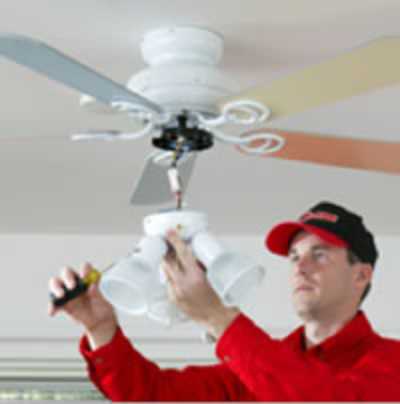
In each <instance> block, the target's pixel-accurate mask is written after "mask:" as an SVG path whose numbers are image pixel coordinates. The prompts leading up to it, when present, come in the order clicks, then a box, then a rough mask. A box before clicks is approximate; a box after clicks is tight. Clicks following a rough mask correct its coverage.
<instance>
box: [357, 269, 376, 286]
mask: <svg viewBox="0 0 400 404" xmlns="http://www.w3.org/2000/svg"><path fill="white" fill-rule="evenodd" d="M356 266H357V270H356V283H357V284H358V285H359V286H360V288H361V289H364V288H365V286H367V285H368V284H369V283H371V279H372V274H373V267H372V265H371V264H367V263H364V262H359V263H357V264H356Z"/></svg>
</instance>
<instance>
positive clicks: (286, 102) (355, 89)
mask: <svg viewBox="0 0 400 404" xmlns="http://www.w3.org/2000/svg"><path fill="white" fill-rule="evenodd" d="M266 68H268V66H266ZM396 83H400V37H389V38H385V39H381V40H378V41H374V42H371V43H369V44H367V45H366V46H364V47H361V48H356V49H354V50H353V51H351V52H348V53H344V54H342V55H340V56H338V57H336V58H334V59H331V60H329V61H327V62H325V63H321V64H318V65H315V66H313V67H311V68H307V69H305V70H303V71H300V72H299V73H296V74H294V75H292V76H289V77H286V78H282V79H278V80H274V81H272V82H271V83H270V84H267V85H265V86H260V87H258V88H256V89H254V90H253V91H249V92H245V93H243V94H240V98H241V99H243V98H246V99H253V100H256V101H259V102H262V103H264V104H265V105H267V106H268V107H269V108H270V109H271V111H272V116H271V119H276V118H281V117H283V116H286V115H289V114H292V113H296V112H303V111H307V110H310V109H312V108H316V107H318V106H322V105H324V104H329V103H333V102H335V101H339V100H342V99H345V98H348V97H353V96H357V95H360V94H363V93H366V92H368V91H372V90H376V89H380V88H383V87H385V86H389V85H392V84H396Z"/></svg>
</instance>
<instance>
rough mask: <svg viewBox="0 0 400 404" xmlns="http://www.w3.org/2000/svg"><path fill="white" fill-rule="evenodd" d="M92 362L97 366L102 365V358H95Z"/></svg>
mask: <svg viewBox="0 0 400 404" xmlns="http://www.w3.org/2000/svg"><path fill="white" fill-rule="evenodd" d="M94 362H95V363H97V364H100V363H103V358H96V359H95V360H94Z"/></svg>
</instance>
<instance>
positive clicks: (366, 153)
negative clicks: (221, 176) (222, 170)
mask: <svg viewBox="0 0 400 404" xmlns="http://www.w3.org/2000/svg"><path fill="white" fill-rule="evenodd" d="M268 131H269V132H271V133H276V134H278V135H280V136H282V137H283V138H285V146H284V147H283V149H282V150H280V151H278V152H276V153H273V154H267V153H266V154H257V155H256V156H261V157H270V158H280V159H285V160H298V161H305V162H307V163H316V164H323V165H330V166H339V167H348V168H355V169H359V170H370V171H378V172H383V173H391V174H400V143H388V142H379V141H374V140H361V139H352V138H343V137H334V136H322V135H315V134H310V133H301V132H287V131H282V130H270V129H269V130H268ZM254 133H257V132H251V133H250V132H249V133H247V134H246V135H245V136H249V135H251V134H254ZM261 142H262V141H254V142H252V143H251V147H257V146H260V144H261ZM239 150H240V151H241V152H243V153H246V154H249V153H248V152H245V151H243V150H242V149H240V148H239ZM252 155H253V156H254V154H252Z"/></svg>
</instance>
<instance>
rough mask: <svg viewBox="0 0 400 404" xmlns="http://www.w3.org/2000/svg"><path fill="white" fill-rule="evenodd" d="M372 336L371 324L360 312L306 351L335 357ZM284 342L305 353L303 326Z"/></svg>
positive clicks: (373, 333)
mask: <svg viewBox="0 0 400 404" xmlns="http://www.w3.org/2000/svg"><path fill="white" fill-rule="evenodd" d="M373 335H376V334H375V332H374V331H373V329H372V327H371V324H370V323H369V321H368V319H367V317H366V316H365V314H364V312H362V311H360V312H358V313H357V315H356V316H355V317H354V318H353V319H352V320H351V321H350V322H349V323H347V324H346V325H345V326H344V327H343V328H342V329H341V330H339V331H338V332H337V333H336V334H335V335H332V336H331V337H329V338H327V339H326V340H325V341H323V342H321V343H320V344H318V345H315V346H313V347H311V348H309V349H308V350H307V351H310V353H312V352H316V353H318V354H319V355H320V354H321V353H323V355H324V356H326V357H327V356H335V355H337V354H338V353H340V352H345V351H348V350H351V349H352V348H353V347H354V346H355V345H358V344H359V343H360V342H361V340H364V339H366V338H368V337H371V336H373ZM284 341H285V342H286V343H289V344H290V345H292V347H293V348H294V349H295V350H297V351H305V350H306V349H305V346H304V326H302V327H299V328H298V329H296V330H295V331H293V332H292V333H291V334H290V335H288V336H287V337H286V338H285V340H284Z"/></svg>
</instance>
